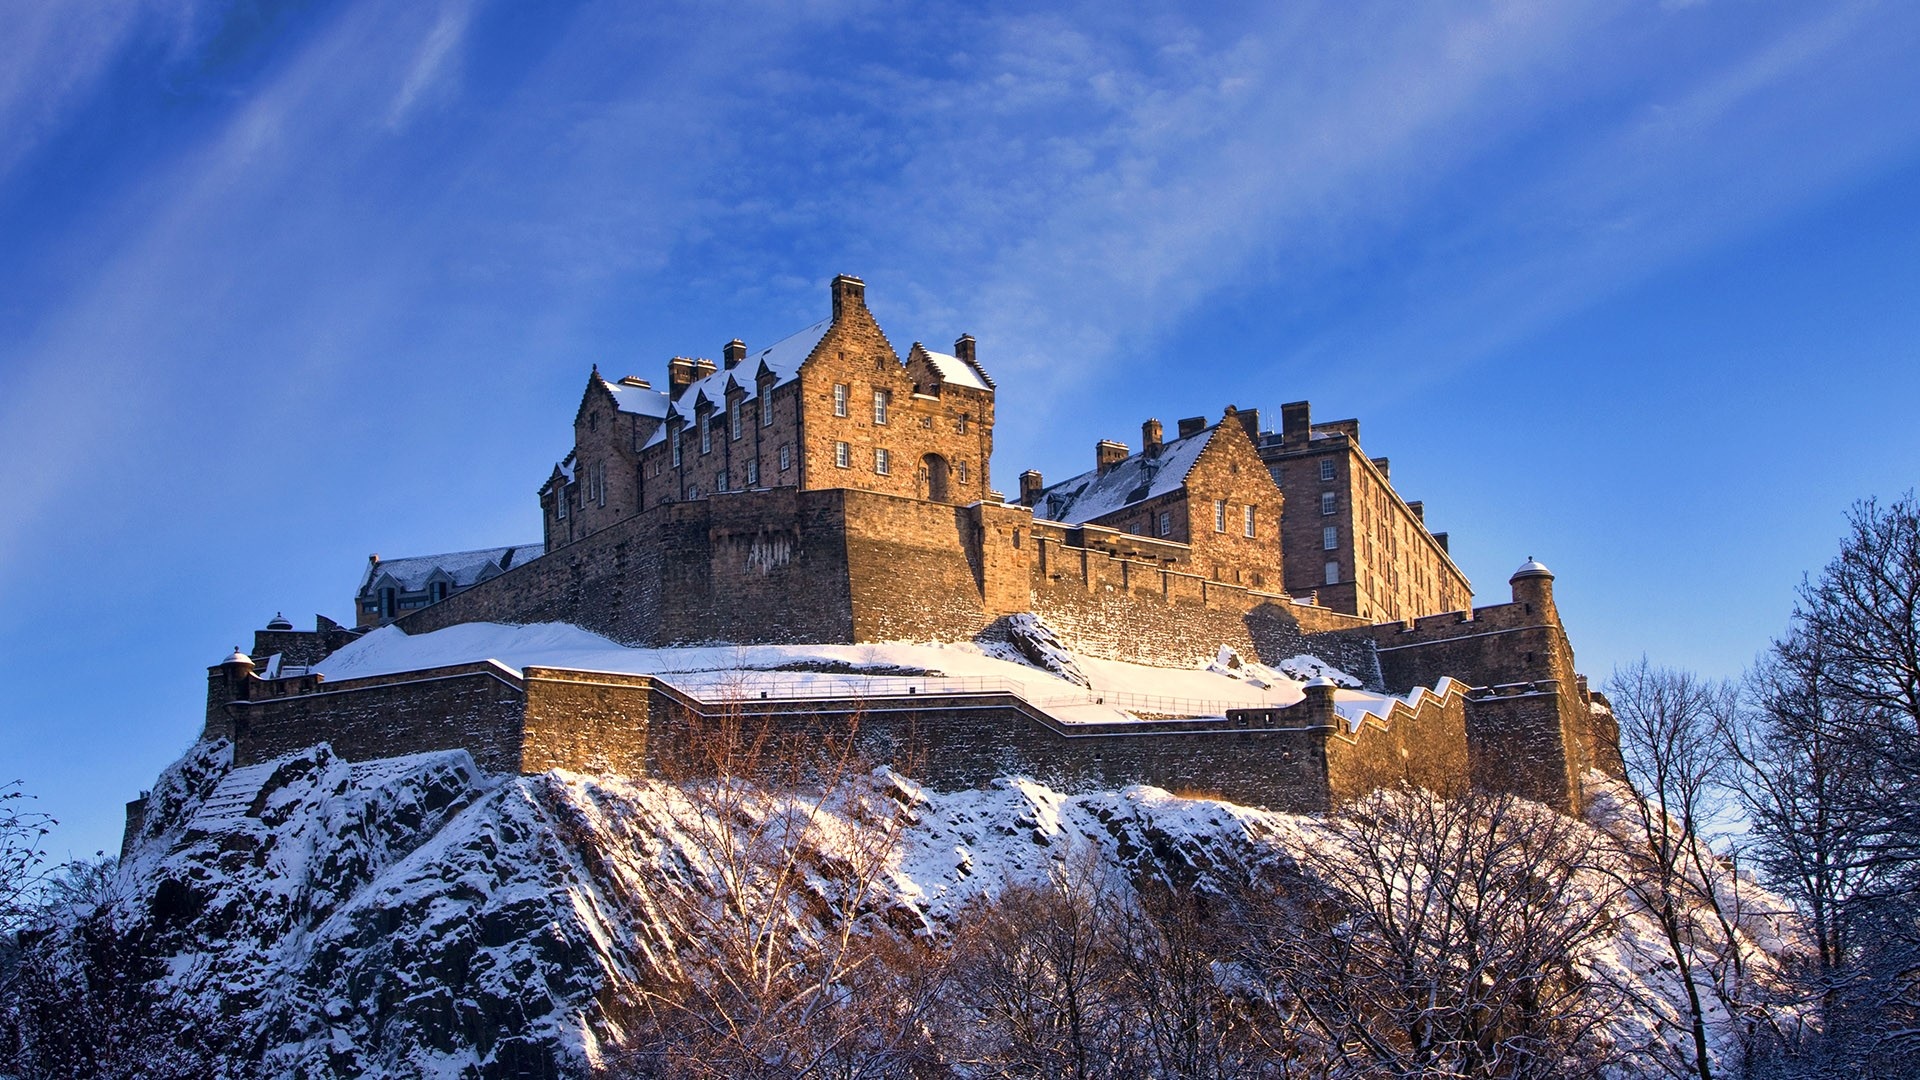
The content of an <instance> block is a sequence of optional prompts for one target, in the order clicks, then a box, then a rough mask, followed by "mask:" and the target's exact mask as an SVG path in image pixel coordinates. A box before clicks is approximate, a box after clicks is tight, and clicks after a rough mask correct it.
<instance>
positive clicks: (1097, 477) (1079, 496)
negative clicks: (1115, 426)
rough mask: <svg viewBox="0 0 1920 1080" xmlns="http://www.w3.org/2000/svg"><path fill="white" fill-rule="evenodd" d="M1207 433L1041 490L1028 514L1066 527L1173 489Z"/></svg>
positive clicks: (1204, 445) (1182, 479) (1189, 467)
mask: <svg viewBox="0 0 1920 1080" xmlns="http://www.w3.org/2000/svg"><path fill="white" fill-rule="evenodd" d="M1216 426H1217V425H1216ZM1213 432H1214V429H1213V428H1211V427H1210V428H1206V429H1204V430H1202V431H1200V432H1198V433H1197V434H1193V435H1189V436H1187V437H1186V438H1184V439H1175V440H1173V441H1172V442H1169V443H1163V444H1161V447H1160V452H1159V453H1158V454H1156V455H1154V456H1153V457H1148V456H1146V454H1145V452H1141V453H1138V454H1134V455H1133V456H1132V457H1129V458H1127V459H1125V460H1123V461H1121V462H1120V463H1119V464H1117V465H1115V466H1113V467H1112V468H1111V469H1108V470H1107V471H1106V473H1105V474H1104V475H1102V474H1101V473H1100V470H1098V469H1093V470H1090V471H1088V472H1084V473H1081V474H1080V475H1079V476H1076V477H1074V478H1073V479H1071V480H1064V481H1062V482H1060V483H1058V484H1055V485H1053V486H1052V487H1050V488H1047V489H1046V490H1045V491H1043V492H1041V494H1040V501H1039V502H1038V503H1037V504H1035V506H1034V516H1036V517H1045V518H1047V519H1049V520H1052V521H1060V522H1065V523H1066V524H1068V525H1084V524H1085V523H1087V522H1089V521H1092V520H1094V519H1095V518H1100V517H1105V516H1107V515H1108V514H1111V513H1114V512H1115V511H1118V510H1124V509H1126V508H1127V507H1129V506H1132V505H1133V504H1134V503H1137V502H1141V501H1143V500H1146V499H1152V498H1156V497H1158V496H1161V495H1166V494H1168V493H1170V492H1173V491H1177V490H1179V488H1180V486H1181V485H1182V484H1184V483H1186V482H1187V473H1188V472H1189V471H1190V470H1192V468H1193V463H1194V462H1195V461H1198V460H1199V459H1200V452H1201V451H1202V450H1205V449H1206V448H1207V443H1208V441H1209V440H1211V439H1212V438H1213ZM1042 510H1044V511H1045V512H1044V513H1042Z"/></svg>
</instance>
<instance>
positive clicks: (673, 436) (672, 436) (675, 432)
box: [667, 425, 680, 469]
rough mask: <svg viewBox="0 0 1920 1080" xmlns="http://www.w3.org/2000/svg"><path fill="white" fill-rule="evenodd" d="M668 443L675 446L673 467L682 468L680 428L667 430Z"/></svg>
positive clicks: (675, 427)
mask: <svg viewBox="0 0 1920 1080" xmlns="http://www.w3.org/2000/svg"><path fill="white" fill-rule="evenodd" d="M667 441H668V442H669V443H672V444H673V467H674V468H676V469H677V468H679V467H680V428H679V426H678V425H676V426H674V427H672V428H669V429H668V430H667Z"/></svg>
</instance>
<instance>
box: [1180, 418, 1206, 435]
mask: <svg viewBox="0 0 1920 1080" xmlns="http://www.w3.org/2000/svg"><path fill="white" fill-rule="evenodd" d="M1205 430H1207V418H1206V417H1204V416H1189V417H1187V418H1186V419H1185V420H1182V421H1180V437H1181V438H1183V439H1187V438H1192V437H1193V436H1195V435H1198V434H1200V433H1201V432H1203V431H1205Z"/></svg>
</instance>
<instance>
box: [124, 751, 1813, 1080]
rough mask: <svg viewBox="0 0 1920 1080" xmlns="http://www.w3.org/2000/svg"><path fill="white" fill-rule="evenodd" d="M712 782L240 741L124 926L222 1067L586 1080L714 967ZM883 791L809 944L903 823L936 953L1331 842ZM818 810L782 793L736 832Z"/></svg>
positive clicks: (1118, 806) (907, 873) (1308, 829)
mask: <svg viewBox="0 0 1920 1080" xmlns="http://www.w3.org/2000/svg"><path fill="white" fill-rule="evenodd" d="M696 788H697V785H696V786H695V787H686V786H677V785H673V784H669V783H667V782H665V781H661V780H651V779H627V778H611V777H590V776H580V775H573V774H567V773H552V774H546V775H538V776H524V777H521V776H515V777H502V776H493V775H487V774H484V773H481V772H479V771H478V770H476V769H475V767H474V765H473V763H472V761H471V759H470V758H469V757H468V756H467V755H466V754H465V753H464V752H459V751H455V752H447V753H434V754H421V755H414V756H410V757H401V758H393V759H389V760H384V761H375V762H366V763H348V762H346V761H343V760H341V759H340V758H338V757H337V756H336V755H334V754H333V753H332V752H331V751H330V750H329V749H328V748H326V747H325V746H321V747H316V748H313V749H311V750H308V751H305V752H302V753H298V754H293V755H289V756H287V757H284V758H281V759H279V760H276V761H273V762H270V763H267V764H263V765H258V766H251V767H248V768H244V769H233V768H231V767H230V755H229V752H228V749H227V747H226V746H225V745H224V744H221V743H211V744H201V745H198V746H196V747H194V748H193V749H192V750H191V751H190V752H189V753H188V754H187V755H186V756H185V757H183V758H182V759H181V761H180V762H178V763H176V764H175V765H174V766H173V767H171V768H170V769H169V770H168V771H167V773H166V774H164V775H163V777H162V778H161V780H160V782H159V784H158V785H157V786H156V789H155V791H154V794H153V797H152V799H151V801H150V804H149V813H148V819H147V824H146V827H145V829H144V831H143V833H142V835H141V837H140V838H139V840H138V843H137V845H136V846H135V848H134V849H133V850H132V852H131V853H130V856H129V858H128V859H127V860H126V862H125V863H124V865H123V867H122V871H121V874H120V877H119V879H118V881H117V883H116V885H115V894H114V897H113V900H112V904H111V909H110V915H111V918H110V922H111V925H112V926H113V927H114V930H115V934H116V935H117V937H118V938H119V939H121V940H125V941H130V942H139V943H140V948H141V950H142V951H143V952H145V953H147V954H148V955H150V956H153V957H156V958H158V959H159V961H160V964H159V966H158V967H157V968H155V969H154V971H155V974H156V975H157V981H156V982H154V983H153V984H152V986H151V987H150V988H149V992H151V993H155V994H158V995H160V997H161V998H162V999H163V1000H166V1001H168V1002H170V1003H171V1006H170V1007H171V1008H173V1009H174V1010H175V1011H176V1012H179V1013H181V1014H183V1015H187V1016H191V1017H195V1018H197V1019H196V1021H195V1022H196V1023H198V1024H200V1025H203V1030H201V1031H199V1032H197V1033H196V1038H197V1039H200V1040H203V1041H204V1042H205V1043H206V1045H219V1046H223V1047H229V1048H237V1049H232V1050H230V1051H229V1052H228V1053H227V1054H225V1055H223V1058H222V1060H225V1061H227V1062H228V1063H227V1064H226V1065H221V1066H218V1068H225V1069H227V1070H228V1072H227V1074H226V1075H231V1076H254V1075H270V1076H299V1077H307V1076H358V1075H373V1076H444V1077H469V1076H509V1075H541V1076H547V1075H557V1076H569V1075H584V1074H585V1072H586V1071H587V1070H588V1069H589V1068H590V1067H591V1066H592V1064H593V1063H594V1062H597V1061H599V1060H601V1059H602V1058H603V1056H604V1055H605V1054H606V1052H607V1049H608V1047H609V1046H610V1045H611V1044H613V1043H617V1042H618V1041H619V1040H620V1038H621V1037H622V1035H623V1033H625V1032H627V1031H629V1030H631V1029H630V1027H629V1026H628V1025H629V1023H630V1021H631V1020H632V1018H633V1016H634V1015H635V1014H634V1009H635V1002H636V1000H637V991H638V988H639V986H640V982H639V980H642V979H643V978H645V977H646V975H645V974H644V972H645V971H646V970H648V964H649V961H650V960H658V959H660V958H661V957H662V956H663V955H669V954H672V953H674V952H675V950H685V949H697V948H700V947H702V946H701V943H700V942H699V941H698V940H694V939H691V938H690V937H689V936H688V934H687V932H686V922H685V920H684V919H676V918H674V917H673V916H672V911H673V910H674V900H673V897H674V895H675V893H676V891H678V892H682V893H684V892H686V891H687V890H697V889H699V888H701V887H702V885H701V883H702V882H710V881H713V880H718V878H717V877H716V876H715V875H719V874H721V873H722V872H723V871H724V870H725V868H724V867H723V866H718V865H716V858H718V856H716V848H715V847H714V845H713V844H712V843H711V842H710V841H711V836H710V835H707V836H705V839H703V830H705V829H707V828H709V827H710V825H711V823H712V822H713V821H714V819H715V817H716V816H717V815H716V814H715V813H714V807H713V805H712V804H702V803H700V802H699V801H697V800H694V799H693V798H692V796H691V795H690V794H689V793H690V792H691V791H694V790H695V789H696ZM863 790H866V791H869V792H870V793H874V794H872V795H871V797H870V799H869V803H868V804H860V805H854V804H851V803H850V804H848V805H846V806H837V807H833V808H828V809H827V810H825V811H820V812H817V813H816V814H815V816H814V817H812V818H809V819H808V820H809V821H810V822H811V823H810V824H809V825H808V827H807V828H805V829H803V830H799V831H796V832H791V833H785V834H780V846H781V850H782V851H785V852H788V853H791V852H793V851H796V850H800V849H805V851H806V855H805V857H804V858H803V859H802V862H803V864H804V865H805V866H807V867H808V868H809V869H808V870H807V874H808V877H807V880H806V881H805V882H804V883H803V885H804V887H803V888H801V889H800V890H799V891H798V893H796V896H797V897H799V899H798V900H797V901H796V902H795V905H794V907H793V909H792V913H793V919H794V926H795V927H797V928H799V929H798V930H797V931H796V932H806V928H807V927H808V925H809V920H815V921H818V920H820V919H822V918H826V917H828V916H826V915H823V914H822V913H823V912H830V911H832V910H833V903H832V902H831V901H832V898H833V897H834V895H835V890H836V889H843V888H844V887H845V885H844V882H841V881H838V880H837V879H836V875H844V874H845V872H846V870H845V868H846V867H847V866H849V865H851V864H852V862H854V861H857V859H856V857H855V856H854V855H852V854H849V852H851V851H854V850H855V849H857V848H859V846H860V844H861V837H863V836H866V835H870V834H871V832H872V830H874V829H876V828H881V827H883V823H886V822H893V823H895V824H897V825H899V826H900V827H901V829H902V830H903V831H901V832H900V833H899V835H898V842H897V845H896V846H891V847H888V848H886V849H885V860H886V862H885V866H884V872H883V873H881V874H879V875H878V876H877V878H876V880H877V883H878V884H877V886H876V889H877V892H876V894H875V895H874V896H873V897H872V898H871V899H870V900H863V901H862V904H861V906H862V909H863V910H874V911H879V912H883V913H885V918H884V920H883V921H884V923H885V924H886V925H887V926H890V927H892V928H894V929H895V930H896V931H897V932H899V933H902V934H908V935H921V936H927V935H931V936H932V937H933V938H935V939H938V938H939V937H940V936H941V935H944V934H946V933H947V932H948V931H949V930H950V929H951V928H952V925H953V917H954V916H955V914H956V913H957V912H959V911H961V910H962V909H963V908H964V907H965V905H966V904H967V903H968V902H969V901H972V900H975V899H977V898H979V897H981V896H983V895H986V894H992V893H994V892H995V891H997V890H1001V889H1004V888H1006V887H1007V886H1008V885H1009V884H1010V883H1018V882H1040V881H1044V880H1047V879H1048V878H1049V876H1050V875H1053V874H1055V873H1057V872H1058V871H1059V868H1060V867H1061V866H1063V865H1066V864H1067V863H1068V862H1069V861H1071V860H1082V861H1086V860H1091V861H1092V862H1093V863H1094V864H1096V866H1097V867H1098V868H1100V871H1101V872H1103V873H1104V872H1111V873H1112V874H1113V877H1114V878H1115V879H1116V880H1120V881H1128V880H1135V881H1137V880H1141V879H1143V878H1154V877H1181V878H1184V879H1186V880H1193V881H1199V882H1201V883H1202V884H1203V885H1204V884H1205V883H1206V881H1207V879H1208V876H1209V875H1211V874H1217V873H1221V872H1224V871H1223V870H1222V868H1233V867H1239V868H1243V869H1244V868H1246V867H1257V866H1259V865H1262V864H1271V863H1272V862H1274V861H1275V860H1290V859H1292V858H1294V857H1295V856H1297V855H1298V854H1299V853H1301V852H1302V851H1304V850H1306V849H1308V848H1309V847H1311V846H1312V845H1314V844H1316V843H1317V842H1319V841H1318V837H1319V836H1320V831H1321V830H1322V829H1323V828H1324V825H1323V824H1322V823H1321V822H1319V821H1318V820H1316V819H1313V818H1303V817H1294V816H1289V815H1283V814H1274V813H1268V812H1265V811H1259V810H1254V809H1249V808H1245V807H1240V806H1234V805H1231V804H1226V803H1222V802H1217V801H1210V800H1204V799H1182V798H1176V797H1174V796H1172V795H1169V794H1167V793H1166V792H1163V791H1160V790H1158V789H1154V788H1147V787H1134V788H1128V789H1126V790H1123V791H1108V792H1094V793H1086V794H1078V795H1065V794H1062V793H1059V792H1056V791H1052V790H1050V789H1048V788H1046V787H1044V786H1042V785H1039V784H1036V783H1033V782H1031V781H1028V780H1024V779H1019V778H1012V779H1007V780H1002V781H999V782H997V783H996V784H994V785H992V786H990V787H989V788H986V789H983V790H975V791H968V792H960V793H947V794H943V793H934V792H929V791H924V790H921V789H919V788H917V787H915V786H914V785H912V784H910V783H907V782H905V781H903V780H899V779H898V778H894V777H892V776H891V774H885V773H882V774H879V776H878V779H877V780H876V781H875V782H873V783H872V784H870V785H869V786H868V787H867V788H865V789H863ZM875 800H877V802H878V804H879V805H878V806H877V808H876V806H875V805H872V803H873V802H874V801H875ZM804 801H805V800H804V799H798V797H795V796H782V795H777V794H771V793H765V792H762V793H761V794H760V795H757V796H755V797H754V798H753V799H749V800H746V801H742V802H740V803H738V804H736V805H733V806H731V807H730V808H729V809H728V810H727V816H736V817H739V818H740V819H742V820H748V819H751V820H753V821H760V822H765V821H767V820H770V819H771V818H773V817H775V816H777V815H779V814H781V813H787V812H791V810H792V808H793V807H794V806H795V805H798V804H799V803H804ZM1604 801H1605V800H1604V799H1603V800H1602V802H1603V803H1604ZM703 815H705V816H703ZM836 868H837V869H836ZM1596 872H1597V871H1596ZM1598 880H1599V879H1597V878H1596V879H1595V881H1596V882H1598ZM1618 914H1619V916H1620V917H1619V920H1618V924H1617V927H1616V928H1615V931H1614V933H1613V934H1612V935H1610V936H1609V937H1608V938H1607V940H1606V942H1605V947H1603V948H1601V949H1599V950H1597V951H1596V953H1595V955H1593V956H1592V957H1590V958H1589V959H1588V963H1589V964H1590V965H1591V967H1592V969H1593V970H1594V972H1595V973H1596V974H1597V975H1598V976H1599V977H1601V978H1603V979H1606V980H1608V981H1609V982H1612V983H1616V984H1618V985H1620V986H1624V987H1627V988H1629V989H1630V990H1631V993H1630V994H1629V995H1627V996H1628V999H1629V1000H1631V1001H1634V1002H1637V1004H1634V1005H1632V1006H1631V1007H1625V1008H1622V1009H1621V1010H1620V1011H1619V1013H1618V1015H1616V1016H1615V1017H1613V1019H1612V1027H1613V1029H1614V1030H1613V1033H1614V1036H1615V1038H1616V1039H1617V1040H1619V1041H1620V1044H1621V1045H1642V1044H1645V1043H1649V1042H1658V1041H1661V1039H1662V1038H1664V1037H1665V1035H1666V1034H1672V1033H1673V1032H1674V1031H1675V1030H1676V1029H1674V1028H1673V1026H1672V1025H1673V1020H1674V1017H1675V1016H1677V1015H1678V1013H1677V1008H1678V1003H1679V1001H1680V993H1679V987H1678V986H1677V984H1676V982H1675V980H1674V978H1673V976H1672V974H1671V971H1670V968H1671V963H1670V962H1668V963H1665V964H1664V965H1663V962H1662V949H1663V945H1662V943H1661V940H1660V937H1659V935H1658V933H1657V932H1656V929H1655V927H1654V925H1653V924H1652V923H1651V922H1650V921H1649V920H1647V919H1646V918H1645V917H1644V915H1643V914H1641V913H1638V912H1634V911H1631V910H1626V909H1622V910H1621V911H1620V912H1618ZM816 929H817V927H816ZM1755 930H1756V933H1758V934H1759V937H1758V938H1756V939H1755V940H1760V938H1764V937H1766V936H1768V935H1772V936H1775V937H1777V936H1778V934H1777V928H1774V929H1768V928H1767V927H1765V926H1756V928H1755ZM1762 943H1766V942H1762ZM1771 944H1772V945H1773V946H1774V947H1776V948H1777V947H1778V946H1779V942H1778V941H1774V942H1771ZM1754 956H1755V957H1756V960H1755V962H1756V963H1764V962H1765V956H1764V955H1763V954H1762V953H1761V952H1760V951H1759V950H1757V949H1756V950H1755V952H1754ZM1721 1019H1722V1020H1724V1018H1721Z"/></svg>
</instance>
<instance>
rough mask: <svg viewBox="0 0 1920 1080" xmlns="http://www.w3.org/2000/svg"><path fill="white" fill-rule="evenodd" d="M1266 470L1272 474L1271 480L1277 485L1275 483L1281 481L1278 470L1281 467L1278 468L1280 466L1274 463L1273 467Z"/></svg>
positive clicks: (1279, 470)
mask: <svg viewBox="0 0 1920 1080" xmlns="http://www.w3.org/2000/svg"><path fill="white" fill-rule="evenodd" d="M1267 471H1268V472H1270V473H1272V474H1273V482H1274V483H1275V484H1276V485H1277V484H1279V483H1280V482H1281V480H1280V472H1281V469H1280V466H1278V465H1275V466H1274V467H1273V468H1271V469H1268V470H1267Z"/></svg>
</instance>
